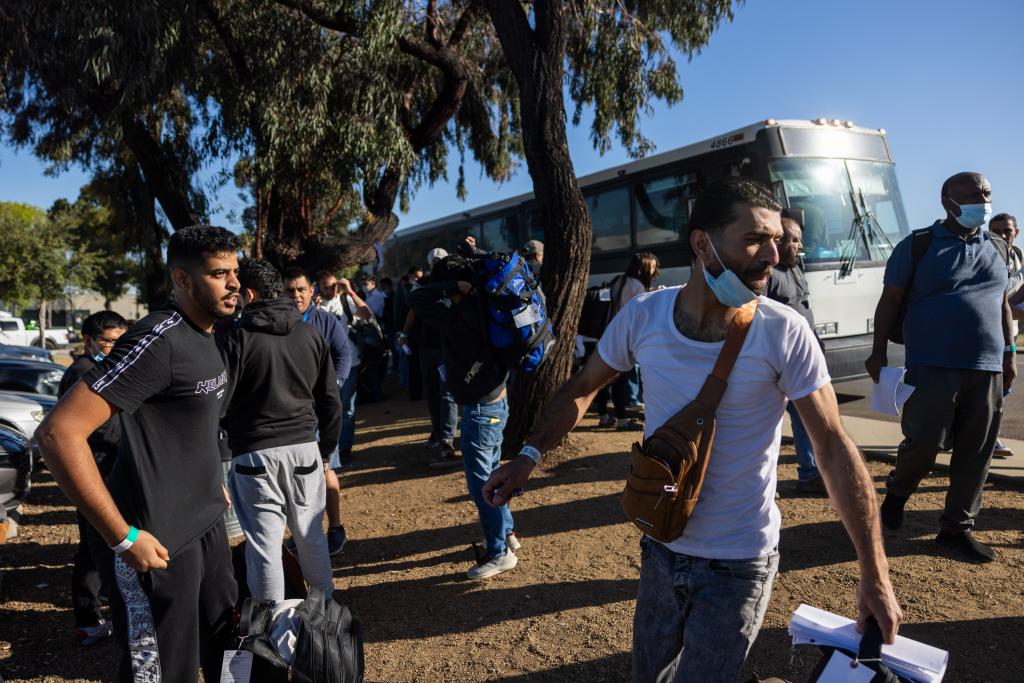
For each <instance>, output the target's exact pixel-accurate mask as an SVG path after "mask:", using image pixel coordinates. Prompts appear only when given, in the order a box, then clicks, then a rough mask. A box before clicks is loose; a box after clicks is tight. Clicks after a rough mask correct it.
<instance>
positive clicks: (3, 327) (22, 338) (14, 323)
mask: <svg viewBox="0 0 1024 683" xmlns="http://www.w3.org/2000/svg"><path fill="white" fill-rule="evenodd" d="M68 343H69V342H68V331H67V330H65V329H63V328H60V327H55V328H53V329H49V328H48V329H47V330H46V348H48V349H58V348H63V347H65V346H67V345H68ZM0 344H12V345H14V346H38V347H40V348H42V344H40V343H39V330H38V329H36V330H30V329H27V328H26V327H25V321H24V320H22V319H21V318H15V317H14V316H12V315H11V314H10V313H7V312H6V311H0Z"/></svg>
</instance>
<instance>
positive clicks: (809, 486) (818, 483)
mask: <svg viewBox="0 0 1024 683" xmlns="http://www.w3.org/2000/svg"><path fill="white" fill-rule="evenodd" d="M796 490H797V491H798V492H800V493H809V494H812V495H817V496H827V495H828V489H826V488H825V480H823V479H822V478H821V477H820V476H817V477H811V478H810V479H798V480H797V482H796Z"/></svg>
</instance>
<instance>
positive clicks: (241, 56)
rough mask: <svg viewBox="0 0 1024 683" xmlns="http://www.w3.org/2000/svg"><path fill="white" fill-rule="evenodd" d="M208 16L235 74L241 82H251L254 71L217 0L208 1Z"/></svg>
mask: <svg viewBox="0 0 1024 683" xmlns="http://www.w3.org/2000/svg"><path fill="white" fill-rule="evenodd" d="M206 14H207V16H208V17H209V19H210V23H211V24H213V29H214V30H215V31H216V32H217V37H218V38H220V42H222V43H223V44H224V49H225V50H227V53H228V58H229V59H230V60H231V64H232V66H234V67H235V72H236V73H237V74H238V76H239V78H240V79H241V80H243V81H245V82H250V81H251V80H252V71H250V69H249V64H248V62H247V61H246V59H245V52H243V51H242V49H241V48H240V47H239V46H238V41H236V40H235V36H234V35H232V33H231V29H229V28H228V26H227V24H225V23H224V17H223V16H222V15H221V13H220V9H219V8H218V7H217V3H216V0H207V2H206Z"/></svg>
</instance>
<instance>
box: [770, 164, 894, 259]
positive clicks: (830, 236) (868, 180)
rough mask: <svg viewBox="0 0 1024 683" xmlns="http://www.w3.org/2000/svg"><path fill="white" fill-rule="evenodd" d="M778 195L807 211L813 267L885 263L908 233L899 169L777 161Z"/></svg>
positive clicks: (807, 244) (806, 253)
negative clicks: (844, 262)
mask: <svg viewBox="0 0 1024 683" xmlns="http://www.w3.org/2000/svg"><path fill="white" fill-rule="evenodd" d="M771 177H772V183H773V185H774V187H775V192H776V194H777V195H778V196H779V199H780V201H781V202H782V203H783V205H784V206H789V207H791V208H795V209H803V213H804V234H803V242H804V261H805V262H806V263H807V264H813V263H823V262H830V261H832V262H834V261H842V260H846V259H856V261H857V262H859V263H860V264H861V265H865V264H866V263H881V262H884V261H885V260H886V259H887V258H888V257H889V254H890V253H891V251H892V247H893V246H894V245H895V244H896V243H897V242H898V241H899V240H900V239H901V238H902V237H904V236H905V235H906V234H907V219H906V216H905V215H904V213H903V202H902V200H901V198H900V192H899V187H898V186H897V184H896V171H895V167H894V166H893V165H892V164H889V163H883V162H877V161H855V160H852V159H850V160H848V159H792V158H789V159H775V160H773V161H772V162H771Z"/></svg>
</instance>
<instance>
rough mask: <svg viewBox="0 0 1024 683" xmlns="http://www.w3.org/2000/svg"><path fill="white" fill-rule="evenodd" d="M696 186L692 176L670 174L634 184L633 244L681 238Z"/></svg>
mask: <svg viewBox="0 0 1024 683" xmlns="http://www.w3.org/2000/svg"><path fill="white" fill-rule="evenodd" d="M698 186H699V179H698V174H696V173H673V174H671V175H667V176H662V177H660V178H654V179H652V180H647V181H644V182H641V183H637V185H636V187H635V189H634V197H635V200H636V240H637V244H638V245H640V246H646V245H651V244H661V243H664V242H674V241H676V240H678V239H682V238H683V237H685V234H686V227H687V225H688V224H689V222H690V209H691V203H692V200H693V198H694V197H696V196H697V191H698Z"/></svg>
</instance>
